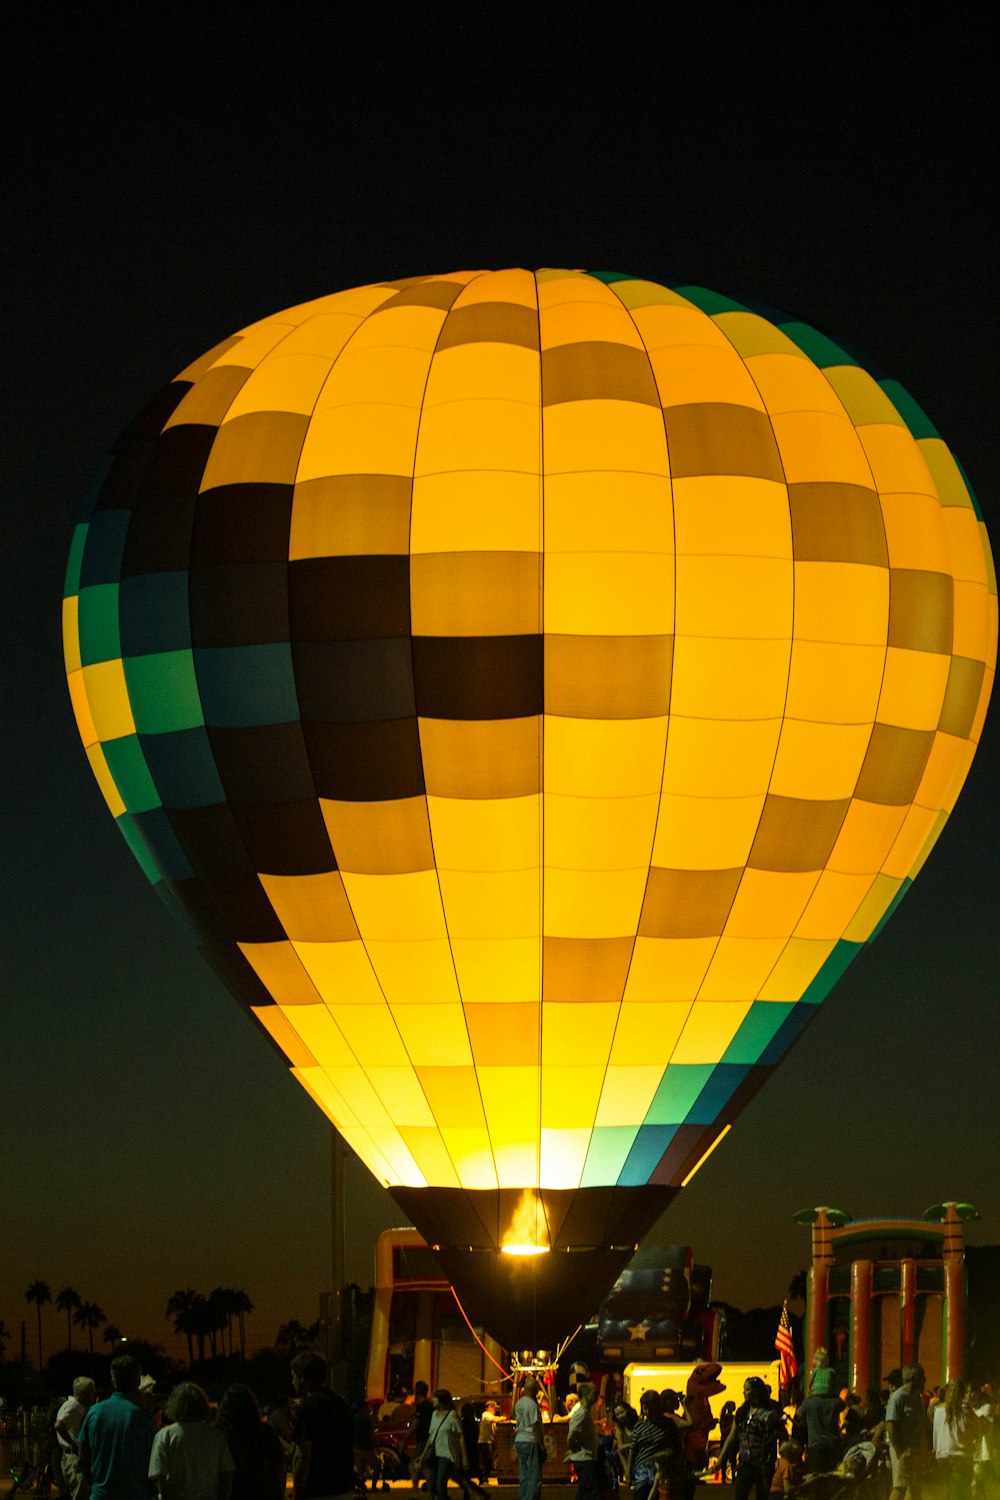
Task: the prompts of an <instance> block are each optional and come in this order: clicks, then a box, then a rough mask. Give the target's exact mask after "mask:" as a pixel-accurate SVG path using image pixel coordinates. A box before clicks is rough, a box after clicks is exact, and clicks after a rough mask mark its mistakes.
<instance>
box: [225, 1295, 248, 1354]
mask: <svg viewBox="0 0 1000 1500" xmlns="http://www.w3.org/2000/svg"><path fill="white" fill-rule="evenodd" d="M232 1298H233V1313H234V1315H235V1316H236V1317H237V1318H238V1319H239V1324H240V1354H241V1355H242V1356H243V1358H244V1359H245V1358H246V1352H247V1342H246V1325H245V1324H244V1321H243V1320H244V1318H245V1317H246V1315H247V1314H248V1313H252V1312H253V1303H252V1302H251V1301H250V1298H249V1297H248V1296H247V1294H246V1292H244V1291H242V1290H241V1289H240V1288H239V1287H234V1289H233V1292H232ZM229 1352H230V1354H231V1353H232V1345H230V1349H229Z"/></svg>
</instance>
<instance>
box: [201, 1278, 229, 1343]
mask: <svg viewBox="0 0 1000 1500" xmlns="http://www.w3.org/2000/svg"><path fill="white" fill-rule="evenodd" d="M231 1296H232V1293H231V1292H230V1291H229V1290H228V1288H226V1287H224V1286H217V1287H215V1288H214V1289H213V1290H212V1291H210V1292H209V1294H208V1296H207V1297H206V1298H205V1327H206V1331H207V1333H208V1337H209V1339H210V1340H211V1344H212V1358H213V1359H214V1358H215V1356H216V1355H217V1354H218V1352H219V1350H218V1345H217V1335H218V1334H220V1333H221V1334H222V1352H223V1354H225V1352H226V1330H227V1329H228V1330H229V1352H230V1354H231V1353H232V1352H233V1324H232V1314H231V1312H230V1308H231V1305H232V1304H231Z"/></svg>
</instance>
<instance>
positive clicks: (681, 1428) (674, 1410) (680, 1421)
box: [660, 1388, 692, 1432]
mask: <svg viewBox="0 0 1000 1500" xmlns="http://www.w3.org/2000/svg"><path fill="white" fill-rule="evenodd" d="M660 1409H661V1411H662V1413H663V1420H664V1421H665V1422H672V1423H673V1424H674V1426H675V1427H676V1428H677V1431H678V1432H687V1430H688V1428H689V1427H690V1426H691V1425H692V1424H691V1416H690V1413H689V1412H688V1410H687V1402H686V1400H685V1398H684V1397H683V1396H682V1395H681V1393H680V1391H674V1390H671V1389H669V1388H668V1389H667V1390H665V1391H661V1392H660Z"/></svg>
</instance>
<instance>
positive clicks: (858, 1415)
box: [840, 1391, 865, 1448]
mask: <svg viewBox="0 0 1000 1500" xmlns="http://www.w3.org/2000/svg"><path fill="white" fill-rule="evenodd" d="M843 1400H844V1410H843V1411H842V1412H841V1414H840V1431H841V1433H842V1434H843V1438H844V1446H845V1448H853V1447H854V1444H855V1443H858V1442H860V1441H861V1434H862V1432H863V1431H864V1428H865V1414H864V1410H863V1408H862V1405H861V1397H860V1396H858V1395H856V1394H855V1392H854V1391H848V1393H847V1395H846V1396H845V1397H844V1398H843Z"/></svg>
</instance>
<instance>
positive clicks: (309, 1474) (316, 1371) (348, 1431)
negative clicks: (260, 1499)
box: [292, 1349, 354, 1500]
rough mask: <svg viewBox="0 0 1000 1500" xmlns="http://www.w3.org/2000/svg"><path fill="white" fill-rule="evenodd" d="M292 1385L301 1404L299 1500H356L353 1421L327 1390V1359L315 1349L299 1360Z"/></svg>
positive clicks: (295, 1468)
mask: <svg viewBox="0 0 1000 1500" xmlns="http://www.w3.org/2000/svg"><path fill="white" fill-rule="evenodd" d="M292 1385H293V1387H294V1389H295V1394H296V1395H297V1396H299V1397H300V1398H301V1400H300V1403H299V1410H298V1413H297V1415H296V1418H295V1427H294V1429H293V1431H292V1442H293V1443H294V1444H295V1456H294V1459H293V1461H292V1477H293V1482H294V1487H295V1500H314V1497H319V1496H322V1497H323V1500H326V1497H327V1496H339V1495H345V1496H348V1495H353V1493H354V1418H353V1416H352V1415H351V1408H350V1407H349V1406H348V1404H347V1402H346V1401H345V1400H344V1399H343V1398H342V1397H341V1396H338V1395H337V1394H336V1393H335V1392H334V1391H331V1389H330V1387H329V1386H328V1385H327V1379H326V1360H325V1359H324V1358H323V1356H322V1355H321V1354H316V1353H315V1352H314V1351H313V1350H312V1349H302V1350H301V1351H300V1352H299V1353H298V1354H296V1356H295V1358H294V1359H293V1360H292Z"/></svg>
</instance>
